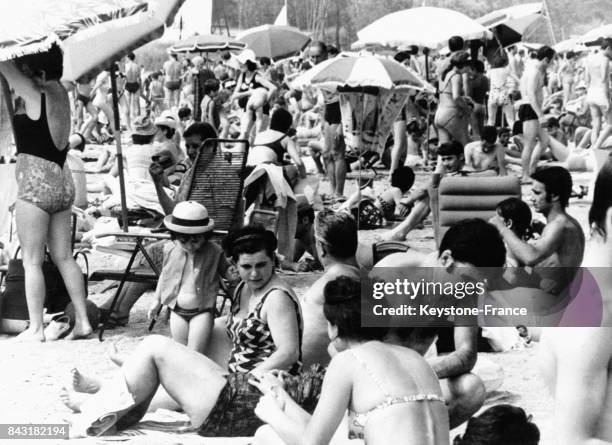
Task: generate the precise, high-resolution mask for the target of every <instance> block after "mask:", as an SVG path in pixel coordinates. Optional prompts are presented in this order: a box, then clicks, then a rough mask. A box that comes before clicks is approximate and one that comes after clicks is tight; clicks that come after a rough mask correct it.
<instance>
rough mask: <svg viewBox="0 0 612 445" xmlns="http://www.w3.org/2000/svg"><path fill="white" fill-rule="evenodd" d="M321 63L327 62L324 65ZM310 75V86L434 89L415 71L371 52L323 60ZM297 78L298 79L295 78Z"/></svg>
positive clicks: (428, 90)
mask: <svg viewBox="0 0 612 445" xmlns="http://www.w3.org/2000/svg"><path fill="white" fill-rule="evenodd" d="M323 63H326V64H325V65H324V66H323ZM323 63H321V64H319V65H322V66H319V65H317V66H315V67H314V68H312V70H317V72H315V74H314V75H312V77H311V78H310V82H311V83H312V84H313V85H317V84H319V85H325V84H327V85H335V86H347V87H364V86H367V87H377V88H384V89H414V90H419V91H427V92H430V93H434V92H435V89H434V88H433V86H431V85H430V84H429V83H428V82H426V81H425V80H424V79H423V78H422V77H421V76H419V75H418V74H417V73H416V72H415V71H413V70H411V69H410V68H408V67H406V66H404V65H402V64H401V63H399V62H397V61H395V60H393V59H390V58H387V59H385V58H382V57H377V56H374V55H365V56H348V57H336V58H334V59H331V60H330V61H326V62H323ZM296 80H298V79H296Z"/></svg>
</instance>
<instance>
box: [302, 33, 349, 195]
mask: <svg viewBox="0 0 612 445" xmlns="http://www.w3.org/2000/svg"><path fill="white" fill-rule="evenodd" d="M327 57H328V53H327V46H326V45H325V43H323V42H319V41H317V42H313V43H312V44H311V46H310V58H311V60H312V62H313V63H314V64H315V65H318V64H319V63H321V62H323V61H325V60H327ZM320 93H321V94H320V96H319V101H318V104H317V107H318V108H319V109H322V111H323V136H324V145H323V154H322V156H321V157H322V158H323V162H324V163H325V170H326V171H327V176H328V178H329V182H330V184H331V189H332V193H333V196H334V198H335V199H339V200H346V198H345V197H344V183H345V181H346V162H345V159H344V156H345V150H346V146H345V144H343V143H342V140H341V139H342V117H341V113H340V96H339V95H338V93H336V92H335V89H334V91H331V90H328V89H325V88H321V89H320ZM317 107H316V108H317Z"/></svg>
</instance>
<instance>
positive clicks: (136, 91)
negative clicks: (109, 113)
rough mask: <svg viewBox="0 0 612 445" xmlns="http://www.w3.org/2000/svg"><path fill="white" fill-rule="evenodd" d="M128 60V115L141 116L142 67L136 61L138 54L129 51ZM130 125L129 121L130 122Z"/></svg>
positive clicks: (126, 75)
mask: <svg viewBox="0 0 612 445" xmlns="http://www.w3.org/2000/svg"><path fill="white" fill-rule="evenodd" d="M127 58H128V60H127V62H126V64H125V91H127V100H128V112H127V115H128V117H129V118H130V119H131V116H132V113H135V114H134V116H140V73H141V68H140V66H139V65H138V64H137V63H136V62H135V60H136V56H135V55H134V53H129V54H128V56H127ZM128 126H129V122H128Z"/></svg>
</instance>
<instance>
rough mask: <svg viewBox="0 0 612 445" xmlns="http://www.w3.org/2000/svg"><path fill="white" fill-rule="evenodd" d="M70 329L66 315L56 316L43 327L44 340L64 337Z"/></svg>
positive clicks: (68, 318)
mask: <svg viewBox="0 0 612 445" xmlns="http://www.w3.org/2000/svg"><path fill="white" fill-rule="evenodd" d="M71 329H72V328H71V327H70V317H69V316H68V315H62V316H60V317H57V318H55V319H53V320H51V323H49V325H48V326H47V327H46V328H45V340H47V341H55V340H59V339H60V338H64V337H65V336H66V335H68V333H69V332H70V330H71Z"/></svg>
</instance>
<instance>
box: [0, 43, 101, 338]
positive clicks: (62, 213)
mask: <svg viewBox="0 0 612 445" xmlns="http://www.w3.org/2000/svg"><path fill="white" fill-rule="evenodd" d="M62 61H63V55H62V52H61V50H60V48H59V47H58V46H57V45H54V46H53V47H52V48H51V49H50V50H49V51H48V52H45V53H41V54H35V55H30V56H24V57H21V58H18V59H16V60H15V61H14V62H2V63H0V73H1V74H2V75H3V76H4V77H5V78H6V80H7V81H8V83H9V84H10V86H11V87H12V89H13V90H14V91H15V95H16V96H19V97H20V98H21V100H20V101H19V102H20V107H19V108H17V110H16V114H15V116H14V117H13V128H14V131H15V143H16V146H17V153H18V155H17V166H16V171H15V174H16V178H17V186H18V189H17V190H18V191H17V203H16V206H15V215H16V219H17V234H18V236H19V242H20V244H21V253H22V258H23V267H24V271H25V290H26V300H27V303H28V315H29V319H30V326H29V328H28V329H27V330H26V331H24V332H23V333H21V334H20V335H19V339H20V340H34V341H45V334H44V331H43V303H44V300H45V278H44V276H43V271H42V263H43V260H44V255H45V245H46V246H47V248H48V249H49V253H50V254H51V258H52V260H53V262H54V263H55V265H56V266H57V268H58V269H59V271H60V273H61V275H62V278H63V279H64V283H65V284H66V287H67V290H68V293H69V294H70V298H71V299H72V302H73V303H74V307H75V309H76V317H75V318H76V320H75V321H76V324H75V327H74V329H73V330H72V333H71V334H70V337H69V338H71V339H78V338H84V337H87V336H89V334H91V332H92V328H91V326H90V324H89V321H88V320H87V313H86V310H85V286H84V283H83V274H82V272H81V269H80V268H79V266H78V265H77V264H76V262H75V261H74V258H73V257H72V245H71V240H70V238H71V237H70V217H71V216H70V211H71V209H72V203H73V202H74V195H75V189H74V183H73V181H72V175H71V173H70V169H69V168H68V164H67V163H66V162H65V161H66V155H67V152H68V145H69V144H68V139H69V136H70V125H71V122H70V104H69V99H68V93H67V92H66V90H65V89H64V87H63V86H62V84H61V83H60V81H59V79H60V78H61V77H62V67H63V65H62ZM8 96H9V97H10V94H9V95H8Z"/></svg>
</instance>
